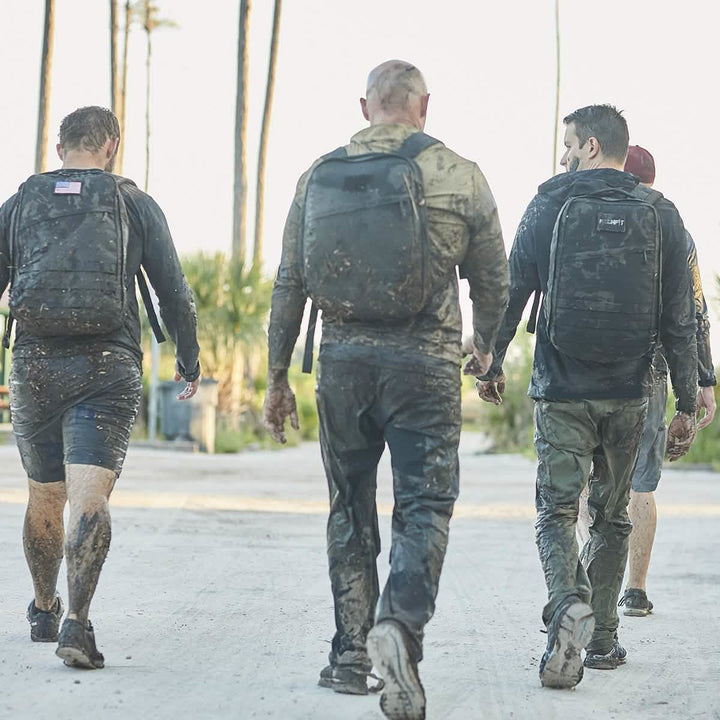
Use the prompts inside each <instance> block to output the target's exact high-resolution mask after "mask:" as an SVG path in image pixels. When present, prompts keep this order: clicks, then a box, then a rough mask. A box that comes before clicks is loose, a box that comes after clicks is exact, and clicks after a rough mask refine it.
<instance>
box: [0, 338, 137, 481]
mask: <svg viewBox="0 0 720 720" xmlns="http://www.w3.org/2000/svg"><path fill="white" fill-rule="evenodd" d="M141 396H142V383H141V370H140V367H139V366H138V364H137V361H136V360H135V359H134V358H132V357H130V356H128V355H124V354H122V353H118V352H107V351H105V352H99V353H97V354H91V355H73V356H70V357H58V356H53V357H44V356H36V357H32V358H30V357H15V358H13V364H12V373H11V375H10V410H11V413H12V422H13V430H14V432H15V438H16V439H17V445H18V449H19V450H20V458H21V459H22V463H23V467H24V468H25V472H26V473H27V475H28V477H29V478H31V479H32V480H35V481H36V482H41V483H48V482H60V481H63V480H65V467H64V466H65V465H66V464H78V465H95V466H97V467H103V468H107V469H108V470H113V471H115V473H116V474H117V475H119V474H120V471H121V470H122V465H123V461H124V460H125V454H126V452H127V447H128V443H129V441H130V431H131V430H132V426H133V423H134V422H135V417H136V416H137V411H138V408H139V407H140V398H141Z"/></svg>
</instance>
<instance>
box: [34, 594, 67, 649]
mask: <svg viewBox="0 0 720 720" xmlns="http://www.w3.org/2000/svg"><path fill="white" fill-rule="evenodd" d="M64 612H65V608H64V607H63V603H62V600H61V598H60V596H59V595H55V604H54V605H53V606H52V608H51V609H50V610H38V609H37V607H35V599H34V598H33V599H32V601H31V602H30V604H29V605H28V609H27V614H26V617H27V619H28V622H29V623H30V639H31V640H32V641H33V642H57V639H58V629H59V628H60V618H61V617H62V616H63V613H64Z"/></svg>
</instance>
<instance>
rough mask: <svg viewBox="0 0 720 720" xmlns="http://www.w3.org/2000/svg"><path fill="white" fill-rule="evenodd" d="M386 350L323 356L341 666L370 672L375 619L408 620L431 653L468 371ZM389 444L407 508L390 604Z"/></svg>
mask: <svg viewBox="0 0 720 720" xmlns="http://www.w3.org/2000/svg"><path fill="white" fill-rule="evenodd" d="M386 352H387V351H383V350H382V349H375V348H365V347H353V346H342V348H337V351H335V352H328V351H325V352H323V353H322V354H321V358H320V359H321V362H320V369H319V371H318V382H317V389H316V394H317V403H318V414H319V419H320V444H321V449H322V456H323V462H324V465H325V472H326V475H327V480H328V487H329V492H330V516H329V518H328V525H327V545H328V561H329V569H330V581H331V585H332V592H333V597H334V601H335V624H336V628H337V632H336V633H335V637H334V638H333V645H332V653H331V663H333V664H338V665H350V666H354V667H356V668H357V669H359V670H362V671H369V669H370V666H371V663H370V661H369V659H368V657H367V653H366V650H365V641H366V638H367V633H368V631H369V630H370V628H371V627H372V626H373V624H374V621H375V620H377V621H381V620H387V619H392V620H395V621H397V622H399V623H401V624H402V625H403V626H404V627H405V629H406V630H407V631H408V633H409V635H410V637H411V638H412V641H413V642H412V644H413V647H412V648H411V652H413V654H414V655H415V657H416V659H418V660H419V659H420V658H421V657H422V639H423V629H424V627H425V624H426V623H427V622H428V621H429V620H430V618H431V617H432V615H433V613H434V610H435V598H436V596H437V591H438V583H439V580H440V571H441V568H442V563H443V559H444V557H445V549H446V547H447V539H448V526H449V522H450V517H451V515H452V511H453V505H454V503H455V500H456V498H457V495H458V484H459V474H458V457H457V448H458V443H459V439H460V373H459V369H458V368H457V367H455V366H453V365H451V364H448V363H440V362H438V361H435V360H434V359H432V358H427V359H426V360H427V362H424V361H423V360H422V359H418V358H417V357H413V356H409V357H408V358H405V360H407V366H402V365H400V364H399V359H398V358H397V356H396V355H395V356H394V357H392V356H390V357H389V356H387V354H386ZM393 360H394V363H392V362H391V364H390V365H388V362H390V361H393ZM386 443H387V445H388V447H389V448H390V453H391V459H392V473H393V492H394V500H395V504H394V509H393V517H392V547H391V551H390V575H389V577H388V581H387V584H386V585H385V588H384V590H383V592H382V597H380V599H379V602H378V595H379V584H378V575H377V567H376V559H377V557H378V555H379V553H380V536H379V533H378V519H377V508H376V505H375V494H376V487H377V465H378V462H379V461H380V457H381V456H382V453H383V450H384V449H385V444H386ZM376 606H377V612H376Z"/></svg>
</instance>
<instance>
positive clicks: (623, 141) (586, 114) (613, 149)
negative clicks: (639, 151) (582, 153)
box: [563, 105, 630, 163]
mask: <svg viewBox="0 0 720 720" xmlns="http://www.w3.org/2000/svg"><path fill="white" fill-rule="evenodd" d="M563 123H564V124H565V125H570V124H571V123H572V124H573V126H574V127H575V134H576V135H577V137H578V140H579V142H580V147H583V145H585V143H586V142H587V141H588V138H591V137H594V138H595V139H596V140H597V141H598V142H599V143H600V149H601V151H602V154H603V156H604V157H606V158H608V159H610V160H615V161H617V162H620V163H622V162H624V161H625V155H626V153H627V149H628V143H629V141H630V136H629V134H628V127H627V121H626V120H625V118H624V117H623V116H622V112H621V111H620V110H618V109H617V108H616V107H615V106H613V105H588V106H587V107H583V108H580V109H578V110H575V112H572V113H570V114H569V115H568V116H566V117H565V118H563Z"/></svg>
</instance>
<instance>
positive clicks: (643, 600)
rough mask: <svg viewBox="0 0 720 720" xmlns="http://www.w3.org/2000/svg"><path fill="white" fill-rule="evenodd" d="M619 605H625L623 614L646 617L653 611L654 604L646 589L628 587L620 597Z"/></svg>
mask: <svg viewBox="0 0 720 720" xmlns="http://www.w3.org/2000/svg"><path fill="white" fill-rule="evenodd" d="M618 607H624V609H623V615H628V616H629V617H645V616H646V615H649V614H650V613H651V612H652V611H653V604H652V603H651V602H650V601H649V600H648V596H647V595H646V593H645V591H644V590H640V589H639V588H627V589H626V590H625V594H624V595H623V596H622V597H621V598H620V601H619V602H618Z"/></svg>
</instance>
